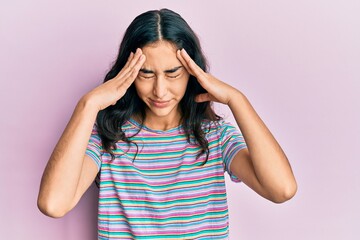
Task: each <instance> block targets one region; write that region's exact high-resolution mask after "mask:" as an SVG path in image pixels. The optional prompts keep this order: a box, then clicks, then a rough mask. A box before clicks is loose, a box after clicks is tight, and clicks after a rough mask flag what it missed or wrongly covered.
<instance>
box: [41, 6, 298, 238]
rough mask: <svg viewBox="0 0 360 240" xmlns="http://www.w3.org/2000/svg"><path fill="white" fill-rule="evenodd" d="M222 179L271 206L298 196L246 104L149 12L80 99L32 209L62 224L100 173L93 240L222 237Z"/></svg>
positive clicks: (187, 32)
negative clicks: (228, 114) (221, 108)
mask: <svg viewBox="0 0 360 240" xmlns="http://www.w3.org/2000/svg"><path fill="white" fill-rule="evenodd" d="M213 101H215V102H219V103H223V104H225V105H227V106H228V107H229V108H230V109H231V111H232V113H233V115H234V117H235V119H236V122H237V124H238V127H239V129H240V131H241V132H240V131H239V130H237V128H235V127H234V126H232V125H231V124H230V123H228V122H226V121H224V120H223V119H221V118H220V117H219V116H217V115H216V114H215V113H214V111H213V110H212V108H211V102H213ZM224 171H227V172H228V173H229V174H230V176H231V179H232V180H233V181H243V182H244V183H245V184H246V185H248V186H249V187H251V188H252V189H253V190H254V191H256V192H257V193H258V194H259V195H261V196H263V197H264V198H267V199H269V200H271V201H273V202H276V203H281V202H284V201H286V200H288V199H290V198H291V197H292V196H293V195H294V194H295V192H296V188H297V187H296V181H295V178H294V176H293V173H292V170H291V167H290V165H289V162H288V160H287V158H286V156H285V154H284V152H283V151H282V149H281V147H280V146H279V144H278V143H277V141H276V140H275V139H274V137H273V136H272V134H271V133H270V131H269V130H268V129H267V127H266V126H265V124H264V123H263V122H262V120H261V119H260V117H259V116H258V115H257V114H256V112H255V110H254V109H253V107H252V106H251V104H250V103H249V101H248V100H247V98H246V97H245V95H244V94H243V93H242V92H241V91H239V90H237V89H235V88H234V87H232V86H230V85H228V84H226V83H224V82H223V81H221V80H219V79H217V78H215V77H214V76H212V75H211V74H209V73H208V72H207V64H206V60H205V57H204V55H203V53H202V50H201V47H200V43H199V41H198V38H197V37H196V35H195V33H194V32H193V31H192V30H191V28H190V27H189V26H188V24H187V23H186V22H185V20H184V19H182V18H181V16H180V15H178V14H177V13H175V12H173V11H170V10H167V9H162V10H159V11H149V12H145V13H143V14H141V15H139V16H138V17H136V18H135V20H134V21H133V22H132V23H131V24H130V26H129V27H128V29H127V30H126V33H125V35H124V38H123V41H122V43H121V45H120V50H119V54H118V57H117V60H116V62H115V63H114V65H113V67H112V68H111V70H110V71H109V73H108V74H107V75H106V77H105V80H104V83H103V84H102V85H100V86H98V87H96V88H95V89H93V90H92V91H90V92H88V93H87V94H85V95H84V96H83V97H82V98H81V99H80V100H79V102H78V104H77V106H76V108H75V110H74V113H73V115H72V117H71V119H70V121H69V123H68V125H67V127H66V129H65V130H64V133H63V135H62V136H61V138H60V140H59V142H58V144H57V145H56V147H55V149H54V152H53V154H52V155H51V157H50V160H49V162H48V165H47V167H46V169H45V171H44V175H43V178H42V181H41V187H40V192H39V197H38V206H39V209H40V210H41V211H42V212H43V213H44V214H46V215H48V216H51V217H61V216H63V215H65V214H66V213H67V212H68V211H70V210H71V209H72V208H73V207H74V206H75V205H76V204H77V202H78V201H79V199H80V198H81V196H82V195H83V194H84V192H85V191H86V190H87V189H88V187H89V186H90V184H91V183H92V182H93V181H94V179H95V178H96V176H97V175H98V176H99V180H98V181H99V182H98V184H99V188H100V192H99V212H98V237H99V239H133V238H135V239H207V238H211V239H226V238H228V208H227V202H226V191H225V182H224Z"/></svg>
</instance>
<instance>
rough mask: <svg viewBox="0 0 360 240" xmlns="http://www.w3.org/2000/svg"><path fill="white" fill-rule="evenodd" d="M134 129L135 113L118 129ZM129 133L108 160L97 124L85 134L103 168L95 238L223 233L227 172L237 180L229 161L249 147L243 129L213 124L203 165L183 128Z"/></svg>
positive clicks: (90, 152)
mask: <svg viewBox="0 0 360 240" xmlns="http://www.w3.org/2000/svg"><path fill="white" fill-rule="evenodd" d="M204 125H205V124H204ZM139 128H140V124H139V123H137V122H136V121H134V120H133V119H130V120H129V121H127V122H126V123H125V124H124V126H123V127H122V129H123V131H124V132H125V134H126V136H128V137H130V136H133V135H134V134H135V133H137V132H138V131H139ZM207 129H209V128H208V125H207V126H206V127H205V126H204V131H208V130H207ZM130 139H131V140H132V141H133V142H135V143H136V144H137V147H136V146H135V145H134V144H132V145H130V146H129V145H128V144H127V143H125V142H122V141H119V142H118V143H117V144H116V146H117V150H114V154H115V159H113V160H111V156H110V154H109V153H107V152H105V151H104V150H103V148H102V145H101V140H100V137H99V135H98V133H97V130H96V124H95V125H94V128H93V131H92V134H91V137H90V140H89V144H88V147H87V150H86V154H87V155H88V156H90V157H91V158H92V159H93V160H94V161H95V162H96V164H97V165H98V167H99V170H100V186H99V187H100V192H99V209H98V238H99V239H167V240H168V239H227V238H228V206H227V200H226V189H225V180H224V171H225V170H226V171H227V172H228V173H230V176H231V179H232V180H233V181H235V182H236V181H239V180H238V179H237V178H236V177H235V176H232V174H231V172H230V170H229V166H230V163H231V160H232V158H233V157H234V155H235V154H236V153H237V152H238V151H239V150H241V149H243V148H245V147H246V144H245V141H244V139H243V137H242V135H241V133H240V131H239V130H237V129H236V128H235V127H234V126H232V125H231V124H230V123H228V122H225V121H224V120H220V121H219V124H218V125H217V126H216V125H215V124H211V127H210V130H209V131H208V132H207V133H206V139H207V140H208V142H209V150H210V152H209V158H208V160H207V162H206V164H204V162H205V159H206V154H202V155H201V156H200V157H199V158H196V156H197V154H198V153H199V152H200V151H201V149H200V147H199V146H198V145H195V144H189V143H188V142H187V139H186V135H185V133H184V130H183V128H182V127H181V126H179V127H176V128H172V129H169V130H166V131H160V130H153V129H150V128H148V127H146V126H144V127H143V128H142V129H141V131H140V132H139V133H138V134H137V135H135V136H133V137H131V138H130ZM192 139H193V138H192ZM135 155H136V158H135V159H134V156H135Z"/></svg>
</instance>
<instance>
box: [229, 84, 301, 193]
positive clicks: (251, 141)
mask: <svg viewBox="0 0 360 240" xmlns="http://www.w3.org/2000/svg"><path fill="white" fill-rule="evenodd" d="M231 96H232V98H231V99H230V101H229V103H228V106H229V107H230V109H231V111H232V113H233V115H234V117H235V120H236V122H237V124H238V126H239V128H240V130H241V132H242V134H243V136H244V139H245V141H246V144H247V146H248V150H249V153H250V158H251V161H252V165H253V168H254V172H255V175H256V178H257V179H258V181H259V183H260V185H261V186H262V188H263V189H264V190H265V191H266V192H268V194H269V195H280V194H278V193H281V194H282V195H284V192H285V194H287V195H291V194H292V192H293V191H294V190H295V191H296V182H295V178H294V176H293V173H292V170H291V167H290V164H289V162H288V159H287V157H286V155H285V153H284V152H283V150H282V149H281V147H280V145H279V144H278V142H277V141H276V139H275V138H274V137H273V135H272V134H271V132H270V131H269V129H268V128H267V127H266V125H265V124H264V122H263V121H262V120H261V118H260V117H259V116H258V114H257V113H256V111H255V110H254V108H253V107H252V106H251V104H250V102H249V101H248V99H247V98H246V96H245V95H244V94H242V93H241V92H239V91H237V90H236V91H234V94H232V95H231Z"/></svg>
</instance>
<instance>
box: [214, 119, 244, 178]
mask: <svg viewBox="0 0 360 240" xmlns="http://www.w3.org/2000/svg"><path fill="white" fill-rule="evenodd" d="M220 124H222V126H221V130H222V132H221V137H220V138H221V139H220V140H221V151H222V159H223V164H224V168H225V170H226V171H227V172H228V174H229V175H230V178H231V180H232V181H233V182H240V179H238V178H237V177H236V176H235V175H234V174H233V173H232V172H231V171H230V164H231V161H232V160H233V159H234V157H235V155H236V153H238V152H239V151H240V150H242V149H244V148H246V147H247V146H246V143H245V140H244V138H243V135H242V133H241V132H240V130H238V129H237V128H235V127H234V126H233V125H232V124H231V123H228V122H222V123H220Z"/></svg>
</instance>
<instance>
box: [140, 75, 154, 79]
mask: <svg viewBox="0 0 360 240" xmlns="http://www.w3.org/2000/svg"><path fill="white" fill-rule="evenodd" d="M140 77H142V78H145V79H150V78H153V77H154V76H140Z"/></svg>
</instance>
